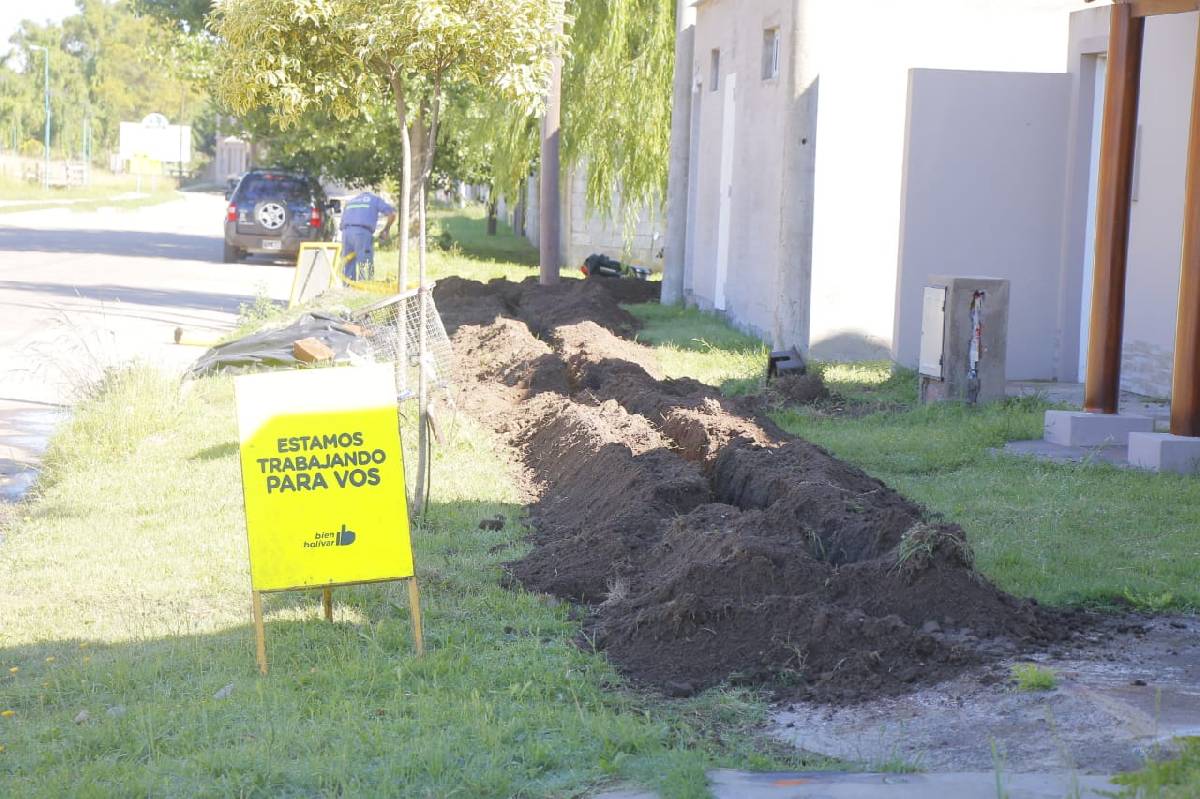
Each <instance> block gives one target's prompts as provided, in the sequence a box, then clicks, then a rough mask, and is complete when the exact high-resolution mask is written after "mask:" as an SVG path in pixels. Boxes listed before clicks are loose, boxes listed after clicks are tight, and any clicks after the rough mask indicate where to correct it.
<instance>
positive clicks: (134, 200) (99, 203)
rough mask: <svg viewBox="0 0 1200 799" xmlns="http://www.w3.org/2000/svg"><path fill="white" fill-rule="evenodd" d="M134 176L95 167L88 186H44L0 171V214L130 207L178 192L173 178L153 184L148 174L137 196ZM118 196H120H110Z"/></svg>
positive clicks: (133, 207)
mask: <svg viewBox="0 0 1200 799" xmlns="http://www.w3.org/2000/svg"><path fill="white" fill-rule="evenodd" d="M137 190H138V182H137V178H136V177H133V176H131V175H114V174H111V173H109V172H106V171H104V170H99V169H94V170H93V171H92V175H91V180H90V183H89V184H88V185H87V186H69V187H60V188H50V189H43V188H42V186H41V184H40V183H28V182H26V181H23V180H21V179H19V178H18V177H16V176H13V175H0V214H12V213H19V212H22V211H36V210H39V209H45V208H68V209H70V210H72V211H78V212H84V211H95V210H96V209H98V208H118V209H122V210H133V209H137V208H143V207H145V206H147V205H156V204H158V203H163V202H167V201H169V200H171V199H174V198H175V197H176V196H178V194H177V192H176V191H175V180H174V178H168V177H160V178H159V179H158V181H157V183H156V184H154V185H153V186H152V185H151V183H150V180H149V178H143V179H142V185H141V192H140V196H125V195H132V194H134V193H135V192H137ZM116 197H120V199H113V198H116Z"/></svg>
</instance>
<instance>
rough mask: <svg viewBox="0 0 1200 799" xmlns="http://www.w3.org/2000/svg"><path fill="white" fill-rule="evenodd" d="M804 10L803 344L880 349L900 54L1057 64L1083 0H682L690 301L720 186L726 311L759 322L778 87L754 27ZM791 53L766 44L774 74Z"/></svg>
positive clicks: (981, 66)
mask: <svg viewBox="0 0 1200 799" xmlns="http://www.w3.org/2000/svg"><path fill="white" fill-rule="evenodd" d="M802 4H803V5H806V6H808V7H809V8H810V11H809V18H810V19H811V20H812V22H811V23H810V24H811V25H813V26H814V31H815V32H814V33H813V35H812V36H811V37H805V38H806V40H807V41H809V42H815V44H814V45H813V46H814V49H815V50H816V51H817V52H816V53H815V55H814V57H815V59H816V62H817V64H818V66H819V77H818V94H819V100H818V120H819V121H818V134H817V148H816V163H817V166H816V192H815V194H816V196H815V207H816V212H815V220H814V225H815V230H814V236H813V268H812V289H811V325H810V336H809V339H810V345H811V351H812V353H813V354H814V355H816V356H817V357H824V358H864V357H890V356H891V354H892V348H893V340H892V339H893V332H894V327H895V321H896V320H895V313H896V302H895V298H896V290H897V286H898V284H897V274H898V271H897V257H898V252H899V230H900V194H901V174H902V163H903V152H904V125H905V114H906V108H907V81H908V73H909V70H910V69H913V68H937V69H975V70H994V71H1058V72H1061V71H1062V70H1063V68H1064V64H1065V62H1066V53H1067V42H1068V36H1067V30H1068V12H1069V11H1070V10H1073V9H1077V8H1083V7H1084V3H1083V0H921V2H918V3H897V2H895V0H859V1H858V2H854V3H847V2H841V0H704V1H703V2H701V3H700V4H698V6H697V27H696V44H695V61H694V65H693V67H694V73H695V78H696V84H697V89H698V90H697V93H696V95H695V97H696V98H697V99H698V100H699V101H700V103H699V105H700V108H699V110H698V111H694V113H695V114H696V116H697V125H696V132H694V134H693V135H694V136H695V135H697V133H698V135H699V139H700V140H699V143H698V144H697V143H696V142H695V141H693V148H694V149H693V152H694V153H695V154H696V156H697V157H696V161H697V162H698V163H696V164H694V165H693V181H694V186H693V189H694V195H695V198H694V203H693V209H692V220H691V224H692V229H691V230H689V233H688V235H689V239H690V241H691V245H692V246H691V248H690V256H691V258H690V263H689V265H688V281H687V283H686V285H685V289H686V290H689V291H690V295H689V296H690V297H691V299H692V301H693V302H694V303H695V304H697V305H699V306H700V307H702V308H711V307H713V305H714V301H715V300H716V299H717V296H718V292H717V287H716V285H715V281H716V277H717V276H716V262H717V257H718V238H719V237H718V231H717V228H718V220H719V216H720V214H719V208H720V199H721V195H722V193H723V192H726V191H727V192H728V194H729V197H730V206H731V214H732V220H733V221H732V224H731V226H730V227H731V238H730V265H729V274H728V277H727V279H726V281H725V284H724V288H725V289H726V291H725V294H726V300H727V312H728V314H729V316H730V318H731V319H732V321H734V322H735V323H736V324H739V325H740V326H741V327H743V328H746V329H749V330H751V331H755V332H759V333H765V331H768V330H770V329H771V323H772V318H773V316H774V313H775V305H776V300H777V298H778V293H779V280H778V271H777V270H778V269H780V268H783V269H787V268H789V265H780V264H779V239H780V226H781V224H782V225H787V224H788V223H789V220H786V219H781V218H780V201H779V192H780V190H781V184H780V164H781V152H782V148H784V147H787V146H796V144H795V143H794V142H791V141H790V138H791V134H790V132H789V131H788V130H786V120H787V117H786V111H787V108H786V107H785V105H786V102H787V98H786V94H785V92H783V91H781V90H780V89H781V87H779V86H777V85H773V84H774V83H775V82H773V81H763V80H762V78H761V63H762V61H761V59H762V36H763V30H764V29H765V28H767V27H771V26H773V25H779V26H780V28H781V33H782V41H783V42H784V43H785V45H786V43H788V42H790V41H791V40H792V38H791V35H790V33H791V31H790V30H789V26H790V25H791V23H792V20H793V19H795V14H796V11H797V8H798V7H799V6H800V5H802ZM715 48H719V49H720V50H721V52H722V58H721V72H722V81H724V80H725V77H726V76H727V75H728V74H729V73H736V74H737V88H736V89H735V91H734V95H735V96H734V101H735V106H736V109H737V111H736V117H735V125H734V126H733V127H734V129H733V130H732V131H729V130H726V129H723V128H724V126H723V124H722V122H723V116H724V114H723V110H724V105H725V97H724V92H725V90H726V87H725V86H718V87H717V91H713V90H712V89H713V85H712V76H711V74H710V71H711V70H710V65H711V54H712V51H713V49H715ZM792 55H793V54H792V53H790V52H787V50H786V47H785V51H784V53H783V54H782V57H781V61H782V64H781V69H780V73H781V75H786V74H787V70H788V66H789V65H788V62H789V60H790V59H791V58H792ZM731 133H732V135H733V136H734V137H735V153H736V154H735V159H736V161H735V168H734V171H733V174H734V179H733V184H732V186H730V187H725V186H722V185H720V166H721V149H722V148H721V145H722V142H723V141H724V139H725V137H726V136H728V135H730V134H731Z"/></svg>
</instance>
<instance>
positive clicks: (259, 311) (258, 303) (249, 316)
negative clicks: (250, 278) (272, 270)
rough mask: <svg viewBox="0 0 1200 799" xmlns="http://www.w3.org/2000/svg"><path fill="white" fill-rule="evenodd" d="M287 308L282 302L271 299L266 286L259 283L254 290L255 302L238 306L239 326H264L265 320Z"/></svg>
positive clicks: (250, 327) (245, 327)
mask: <svg viewBox="0 0 1200 799" xmlns="http://www.w3.org/2000/svg"><path fill="white" fill-rule="evenodd" d="M285 308H286V306H285V305H283V304H282V303H279V302H276V301H275V300H273V299H271V295H270V294H268V293H267V287H266V286H264V285H259V286H258V287H257V289H256V290H255V292H254V302H251V303H246V302H244V303H242V304H241V305H239V306H238V318H237V327H239V328H243V329H254V328H258V327H262V325H263V323H264V322H268V321H270V320H271V319H274V318H275V317H277V316H279V315H280V314H281V313H282V312H283V311H284V309H285Z"/></svg>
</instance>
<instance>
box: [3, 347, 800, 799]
mask: <svg viewBox="0 0 1200 799" xmlns="http://www.w3.org/2000/svg"><path fill="white" fill-rule="evenodd" d="M236 458H237V445H236V435H235V425H234V416H233V402H232V386H231V382H230V381H229V380H228V379H210V380H202V381H199V382H196V383H194V384H192V388H191V390H190V391H189V392H187V393H186V394H183V395H181V394H180V392H179V388H178V385H177V384H176V383H174V382H173V381H170V380H168V379H166V378H164V377H161V376H159V375H157V374H154V373H152V372H149V371H142V370H138V371H132V372H125V373H120V374H118V375H115V376H113V377H112V378H111V379H110V381H109V382H108V384H107V385H105V386H103V387H102V389H101V390H99V391H98V392H97V394H96V396H95V398H93V399H92V400H90V401H88V402H87V403H85V404H84V405H83V406H82V407H81V408H80V409H79V410H78V412H77V414H76V416H75V417H74V419H73V420H72V421H71V422H70V423H69V424H68V425H67V426H66V427H65V429H64V430H63V431H62V432H61V433H60V434H59V435H58V436H57V437H56V439H55V441H54V442H53V444H52V448H51V451H50V453H49V456H48V459H47V471H46V474H45V477H44V479H43V481H42V482H41V485H40V487H39V489H38V493H37V496H36V497H35V498H34V499H33V500H32V501H30V502H27V503H25V504H23V505H21V506H20V507H19V509H18V518H16V519H15V520H14V521H13V523H12V524H10V525H9V526H8V528H7V529H6V530H5V539H6V540H5V541H4V542H3V543H2V544H0V607H3V608H4V624H3V626H2V627H0V746H3V747H4V751H3V752H0V781H2V784H3V785H4V789H3V791H0V793H3V794H4V795H6V796H46V797H59V796H67V795H81V794H80V791H82V795H97V796H99V795H112V796H127V795H184V796H231V795H236V796H245V795H270V796H274V795H309V796H318V795H319V796H334V795H357V796H385V795H388V796H404V797H417V796H420V797H447V796H463V797H506V796H531V797H532V796H554V797H560V796H579V795H584V793H585V792H586V791H587V790H588V789H590V788H594V787H596V786H600V785H603V784H605V783H609V782H612V781H615V780H633V781H636V782H638V783H641V784H645V785H650V786H654V787H656V788H657V789H659V790H660V791H661V792H662V794H663V795H664V796H667V797H672V796H704V795H706V789H705V787H704V786H705V777H704V771H705V769H706V768H711V767H713V766H719V765H725V766H738V767H743V768H755V767H758V768H762V767H767V766H774V767H786V766H798V765H801V764H802V761H801V760H800V759H799V758H797V757H794V756H792V757H790V758H789V757H780V756H778V755H777V754H772V752H773V748H772V747H771V746H770V745H768V744H766V743H764V742H762V741H761V740H759V739H757V738H756V737H755V736H754V735H753V734H751V732H750V728H752V727H753V726H754V725H756V724H758V723H760V722H761V720H762V719H763V714H764V710H765V707H764V704H763V703H762V702H761V701H759V700H758V699H757V698H756V697H754V696H752V695H750V694H747V693H742V692H722V691H713V692H709V693H708V694H706V695H704V696H702V697H699V698H696V699H694V700H688V701H673V702H667V701H665V700H661V699H656V698H654V697H652V696H648V695H645V694H642V693H640V692H637V691H632V690H625V689H623V688H622V687H621V686H622V685H623V681H622V680H621V678H620V677H619V676H618V675H617V674H616V673H615V672H614V671H613V669H612V668H611V667H610V666H609V665H608V664H607V662H606V660H605V659H604V657H603V656H601V655H596V654H590V653H587V652H585V651H584V650H582V649H580V648H579V647H578V646H576V642H575V639H576V637H577V636H578V634H579V623H578V621H577V620H576V619H575V618H574V613H573V611H572V610H571V609H570V608H569V607H568V606H567V605H565V604H561V603H559V602H557V601H548V600H546V599H545V598H543V597H540V596H537V595H533V594H528V593H525V592H523V591H513V590H508V589H505V588H502V587H501V586H500V581H499V577H500V564H501V563H502V562H503V561H505V560H509V559H512V558H515V557H518V556H519V555H520V554H521V552H522V546H523V544H522V538H523V536H524V529H523V527H522V525H521V521H520V520H521V514H522V511H521V506H520V504H519V498H518V495H517V493H516V490H515V489H514V482H513V481H512V480H509V479H506V477H505V475H506V474H507V466H506V465H505V463H503V462H502V459H501V456H500V454H499V453H498V452H497V451H496V450H495V448H494V445H493V444H492V442H491V439H490V436H489V435H488V434H486V433H484V432H483V431H482V430H481V429H479V428H478V427H476V426H475V425H474V424H472V423H471V422H470V420H468V419H466V418H463V417H459V418H458V419H457V420H456V423H455V434H454V436H453V438H452V440H451V442H450V443H449V445H448V446H445V447H443V448H441V449H439V450H438V453H437V457H436V460H435V462H434V466H433V469H434V476H435V480H434V490H433V496H432V506H431V511H430V514H429V518H428V521H427V523H426V524H425V525H423V526H421V527H419V528H418V529H416V530H415V531H414V541H415V549H416V560H417V568H418V574H419V576H420V579H421V584H422V595H423V605H424V611H425V627H426V644H427V648H428V651H427V653H426V655H425V656H424V657H420V658H418V657H415V656H414V655H413V654H412V642H411V636H410V627H409V621H408V612H407V600H406V592H405V590H404V588H403V586H402V585H382V586H364V587H360V588H356V589H339V590H337V591H335V601H336V610H335V623H334V624H332V625H331V624H328V623H326V622H324V621H323V620H321V619H320V602H319V595H318V594H315V593H311V592H309V593H290V594H278V595H268V597H267V601H266V609H267V644H268V649H269V654H270V660H271V672H270V674H269V676H267V677H265V678H260V677H259V676H258V675H257V672H256V667H255V663H254V651H253V636H252V631H251V628H250V626H249V577H248V567H247V561H246V541H245V532H244V524H243V519H242V509H241V491H240V483H239V479H238V471H237V462H236ZM496 514H501V515H503V516H504V517H505V518H507V520H508V524H507V526H506V527H505V529H504V530H503V531H501V532H485V531H481V530H479V529H478V523H479V521H480V520H481V519H483V518H485V517H491V516H494V515H496ZM229 685H232V686H233V687H232V692H231V693H230V694H229V695H228V696H227V697H225V698H216V697H217V695H218V694H219V693H220V692H221V691H222V689H223V688H225V687H226V686H229ZM85 711H86V714H87V718H86V719H81V720H80V721H78V723H77V722H76V721H75V720H76V719H77V718H79V714H80V713H81V712H85ZM809 765H812V764H809Z"/></svg>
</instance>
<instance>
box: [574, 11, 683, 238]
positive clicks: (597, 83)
mask: <svg viewBox="0 0 1200 799" xmlns="http://www.w3.org/2000/svg"><path fill="white" fill-rule="evenodd" d="M674 5H675V4H674V3H672V2H668V1H667V0H574V2H572V3H571V5H570V6H569V9H570V11H571V13H572V15H573V16H574V20H575V21H574V24H573V25H572V26H571V43H570V47H569V49H568V51H567V58H566V63H565V66H564V71H563V156H564V158H565V159H566V161H567V162H568V163H571V164H579V163H583V162H586V164H587V200H588V205H589V206H590V207H591V208H593V209H595V210H597V211H600V212H602V213H605V214H608V215H611V214H612V212H613V211H614V210H615V209H614V208H613V205H612V201H613V197H614V194H615V193H616V192H618V191H619V194H620V198H621V202H622V204H623V206H624V208H625V210H626V212H627V213H631V214H632V213H636V210H637V209H639V208H657V207H659V206H660V205H662V201H663V198H664V196H665V194H666V187H667V164H668V160H669V158H668V153H669V151H670V145H671V87H672V83H673V80H674V69H675V49H674V48H675V8H674Z"/></svg>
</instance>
